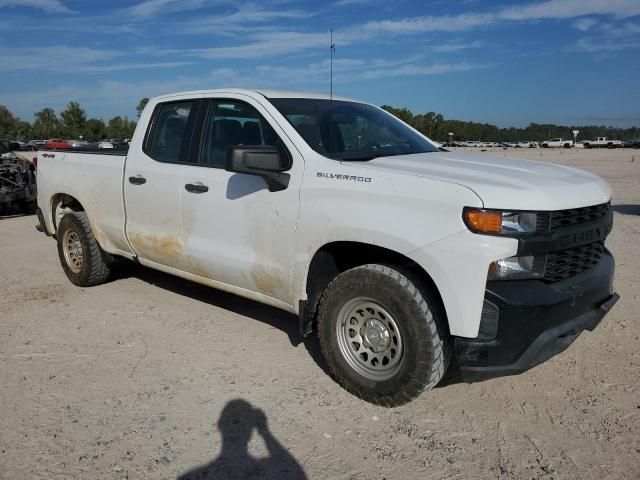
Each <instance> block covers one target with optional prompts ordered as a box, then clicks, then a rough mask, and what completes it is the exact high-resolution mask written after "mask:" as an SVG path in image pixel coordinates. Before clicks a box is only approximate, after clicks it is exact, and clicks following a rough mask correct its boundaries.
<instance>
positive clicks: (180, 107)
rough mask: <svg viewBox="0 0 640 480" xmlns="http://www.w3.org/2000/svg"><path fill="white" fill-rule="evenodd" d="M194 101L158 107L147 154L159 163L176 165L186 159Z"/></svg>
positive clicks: (147, 146) (147, 144)
mask: <svg viewBox="0 0 640 480" xmlns="http://www.w3.org/2000/svg"><path fill="white" fill-rule="evenodd" d="M193 104H194V102H193V101H189V102H176V103H164V104H160V105H158V106H157V107H156V111H155V112H154V120H153V123H152V127H151V131H150V132H149V138H148V139H147V143H146V148H145V151H146V153H147V154H148V155H149V156H150V157H151V158H153V159H154V160H158V161H159V162H168V163H175V162H180V161H181V158H184V155H182V152H183V151H184V150H185V144H186V142H187V138H186V135H185V134H186V132H187V122H188V121H189V117H190V115H191V114H192V110H194V109H193Z"/></svg>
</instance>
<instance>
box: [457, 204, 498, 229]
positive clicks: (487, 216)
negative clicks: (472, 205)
mask: <svg viewBox="0 0 640 480" xmlns="http://www.w3.org/2000/svg"><path fill="white" fill-rule="evenodd" d="M464 221H465V223H466V224H467V227H469V229H470V230H471V231H473V232H476V233H500V231H501V230H502V212H496V211H488V210H475V209H466V210H465V211H464Z"/></svg>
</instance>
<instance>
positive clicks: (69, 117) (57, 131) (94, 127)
mask: <svg viewBox="0 0 640 480" xmlns="http://www.w3.org/2000/svg"><path fill="white" fill-rule="evenodd" d="M148 101H149V99H148V98H143V99H142V100H140V103H139V104H138V106H137V107H136V109H137V110H138V116H140V114H141V113H142V110H143V109H144V107H145V105H146V104H147V102H148ZM135 128H136V122H134V121H132V120H129V119H128V118H127V117H126V116H125V117H121V116H116V117H113V118H112V119H110V120H109V121H107V122H106V123H105V121H104V120H103V119H101V118H87V115H86V113H85V111H84V110H83V109H82V108H81V107H80V105H79V104H78V103H77V102H69V104H68V105H67V108H66V109H65V110H64V111H62V112H60V115H57V114H56V112H55V111H54V110H53V109H52V108H49V107H47V108H43V109H42V110H40V111H39V112H36V113H34V120H33V122H32V123H29V122H26V121H24V120H22V119H20V118H19V117H17V116H15V115H14V114H13V113H11V111H10V110H9V109H8V108H7V107H5V106H3V105H0V138H6V139H10V140H34V139H38V140H40V139H43V140H45V139H49V138H64V139H79V138H80V137H82V139H84V140H88V141H98V140H103V139H105V138H116V139H125V138H131V136H132V135H133V131H134V130H135Z"/></svg>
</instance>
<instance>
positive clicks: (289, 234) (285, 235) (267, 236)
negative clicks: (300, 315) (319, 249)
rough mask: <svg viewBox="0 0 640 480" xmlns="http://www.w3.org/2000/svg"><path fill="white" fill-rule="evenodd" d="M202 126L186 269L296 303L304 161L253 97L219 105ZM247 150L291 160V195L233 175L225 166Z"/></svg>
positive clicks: (187, 194) (188, 211)
mask: <svg viewBox="0 0 640 480" xmlns="http://www.w3.org/2000/svg"><path fill="white" fill-rule="evenodd" d="M201 122H202V127H200V128H198V127H196V130H198V129H199V130H201V135H194V146H193V147H192V155H195V157H194V158H192V160H194V162H193V163H192V164H190V165H186V166H185V167H184V172H183V178H184V180H185V182H184V186H183V188H182V190H181V195H182V220H183V239H184V252H185V256H186V259H187V266H186V269H187V271H189V272H190V273H193V274H195V275H199V276H202V277H205V278H209V279H212V280H215V281H218V282H222V283H224V284H228V285H233V286H235V287H240V288H242V289H246V290H250V291H252V292H258V293H261V294H263V295H266V296H269V297H272V298H276V299H278V300H281V301H284V302H285V303H288V304H291V302H292V299H291V298H290V290H291V288H290V287H291V286H290V282H291V271H292V266H293V252H294V240H295V230H296V222H297V216H298V207H299V188H300V182H301V178H302V172H303V160H302V157H301V156H300V154H299V152H298V151H297V150H296V149H295V147H294V145H293V143H292V142H291V141H290V140H289V139H288V138H287V137H286V135H285V134H284V132H283V131H282V130H281V129H280V127H279V126H278V125H277V124H276V123H275V121H274V120H273V118H272V117H270V114H269V113H268V111H267V110H266V109H265V108H264V107H263V106H262V105H260V103H258V102H257V101H255V100H253V99H252V98H250V97H246V96H243V95H229V96H228V97H226V98H215V99H211V100H210V101H209V103H208V105H207V108H206V113H205V114H204V115H202V117H201ZM196 137H198V139H197V141H196ZM240 145H252V146H253V145H272V146H276V147H277V148H278V149H279V151H280V152H281V155H286V156H288V158H290V159H291V162H292V163H291V168H290V170H289V171H288V172H287V173H289V174H290V175H291V179H290V182H289V186H288V188H286V189H285V190H282V191H279V192H270V191H269V189H268V187H267V184H266V183H265V181H264V179H262V178H261V177H257V176H253V175H246V174H239V173H231V172H227V171H226V170H225V168H224V167H225V159H226V158H227V156H228V154H229V151H230V149H231V148H233V147H234V146H240ZM196 158H197V160H198V163H195V159H196Z"/></svg>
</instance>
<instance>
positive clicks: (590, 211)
mask: <svg viewBox="0 0 640 480" xmlns="http://www.w3.org/2000/svg"><path fill="white" fill-rule="evenodd" d="M610 210H611V203H603V204H601V205H593V206H591V207H582V208H570V209H568V210H558V211H557V212H551V215H550V219H549V222H550V224H551V230H556V229H558V228H563V227H571V226H574V225H580V224H582V223H588V222H593V221H594V220H598V219H599V218H601V217H604V216H605V215H607V214H608V213H609V211H610Z"/></svg>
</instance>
